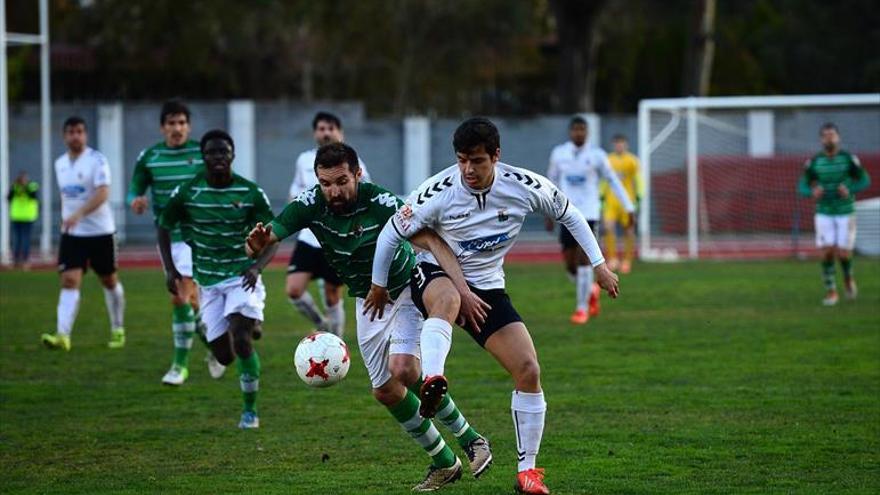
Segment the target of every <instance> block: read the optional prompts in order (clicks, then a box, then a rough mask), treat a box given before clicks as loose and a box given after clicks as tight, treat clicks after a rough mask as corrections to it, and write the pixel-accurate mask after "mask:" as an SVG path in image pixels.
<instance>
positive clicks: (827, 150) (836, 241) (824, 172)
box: [798, 122, 871, 306]
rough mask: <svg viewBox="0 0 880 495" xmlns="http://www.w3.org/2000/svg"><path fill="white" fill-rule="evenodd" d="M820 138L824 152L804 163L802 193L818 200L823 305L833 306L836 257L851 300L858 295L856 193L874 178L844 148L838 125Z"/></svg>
mask: <svg viewBox="0 0 880 495" xmlns="http://www.w3.org/2000/svg"><path fill="white" fill-rule="evenodd" d="M819 137H820V138H821V142H822V148H824V149H823V150H822V151H821V152H819V153H816V155H815V156H814V157H813V158H811V159H809V160H807V163H805V164H804V173H803V175H802V176H801V179H800V182H799V183H798V191H799V192H800V193H801V195H803V196H808V197H812V198H813V199H815V200H816V217H815V223H816V246H817V247H819V248H820V249H821V250H822V281H823V282H824V284H825V290H826V292H825V298H824V299H823V300H822V304H824V305H825V306H833V305H835V304H837V300H838V296H837V286H836V282H835V278H836V274H835V270H834V258H835V256H836V257H837V259H838V260H840V267H841V268H842V269H843V283H844V288H845V289H846V296H847V298H849V299H855V297H856V295H857V294H858V289H857V288H856V280H855V278H854V277H853V269H852V249H853V246H854V244H855V240H856V223H855V217H854V215H853V212H854V211H855V193H857V192H859V191H863V190H865V189H867V187H868V186H869V185H870V184H871V179H870V177H869V176H868V173H867V172H866V171H865V169H864V168H863V167H862V165H861V163H859V159H858V158H857V157H856V156H855V155H853V154H852V153H849V152H848V151H845V150H842V149H840V134H839V132H838V130H837V126H835V125H834V124H832V123H830V122H829V123H827V124H825V125H823V126H822V127H821V129H820V130H819Z"/></svg>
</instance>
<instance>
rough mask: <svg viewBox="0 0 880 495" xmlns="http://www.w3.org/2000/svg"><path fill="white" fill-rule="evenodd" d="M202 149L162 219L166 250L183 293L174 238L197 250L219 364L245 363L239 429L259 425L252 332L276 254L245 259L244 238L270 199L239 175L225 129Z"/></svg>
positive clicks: (209, 334)
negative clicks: (198, 163) (199, 167)
mask: <svg viewBox="0 0 880 495" xmlns="http://www.w3.org/2000/svg"><path fill="white" fill-rule="evenodd" d="M200 148H201V150H202V153H204V157H205V167H204V171H203V172H199V173H198V174H196V176H195V177H194V178H193V179H191V180H190V181H188V182H186V183H184V184H181V185H180V186H178V187H176V188H175V189H174V191H173V192H172V193H171V195H170V197H169V199H168V202H167V204H166V205H165V208H163V209H162V213H161V214H160V215H159V220H158V224H159V228H158V231H159V252H160V253H161V255H162V265H163V266H164V268H165V277H166V282H167V286H168V290H169V292H171V293H172V294H175V295H176V294H178V292H179V290H180V279H181V278H182V275H181V273H180V272H179V271H178V269H177V267H176V266H175V264H174V259H173V253H172V233H173V232H174V231H175V230H179V232H180V235H181V238H182V239H183V240H184V241H185V242H186V243H187V244H189V246H190V247H191V248H192V251H193V275H194V276H195V280H196V282H198V284H199V286H200V288H199V292H200V299H201V302H202V319H203V320H204V322H205V326H206V327H207V328H206V338H207V340H208V342H209V343H210V346H211V351H212V353H213V355H214V356H215V357H216V358H217V360H218V361H219V362H220V363H221V364H223V365H224V366H228V365H229V364H231V363H232V362H233V361H235V359H236V357H237V358H238V371H239V379H240V383H241V391H242V394H243V395H244V412H243V413H242V415H241V421H240V422H239V424H238V426H239V428H258V427H259V425H260V422H259V419H258V417H257V410H256V399H257V390H258V389H259V379H260V358H259V356H258V355H257V351H256V350H254V347H253V332H254V327H255V326H256V325H257V322H260V321H262V320H263V306H264V301H265V299H266V289H265V288H264V287H263V282H262V280H261V279H260V272H261V271H262V269H263V267H265V266H266V264H267V263H268V262H269V261H270V260H271V259H272V256H273V255H274V254H275V251H276V249H277V247H276V246H273V247H272V248H270V249H266V250H265V251H264V252H263V254H262V256H261V257H260V258H259V259H258V260H257V261H256V262H253V263H252V262H251V260H250V259H249V258H248V257H247V256H245V251H244V240H245V237H246V235H247V232H248V230H249V229H250V228H251V226H253V225H254V224H256V223H257V222H267V221H269V220H271V219H272V210H271V209H270V207H269V200H268V199H267V198H266V194H265V193H264V192H263V190H262V189H260V188H259V187H258V186H257V185H256V184H254V183H253V182H251V181H249V180H247V179H245V178H243V177H240V176H238V175H236V174H233V173H232V161H233V159H234V158H235V144H234V143H233V141H232V138H231V137H229V135H228V134H227V133H225V132H223V131H220V130H213V131H209V132H208V133H206V134H205V135H204V137H202V140H201V143H200Z"/></svg>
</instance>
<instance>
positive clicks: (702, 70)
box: [683, 0, 716, 96]
mask: <svg viewBox="0 0 880 495" xmlns="http://www.w3.org/2000/svg"><path fill="white" fill-rule="evenodd" d="M694 3H695V5H694V16H693V20H692V21H691V22H692V24H691V33H693V34H692V37H691V41H690V43H688V53H687V56H686V58H685V74H684V78H683V90H684V91H683V93H684V94H685V95H686V96H690V95H694V96H707V95H708V94H709V83H710V82H711V78H712V62H713V60H714V57H715V3H716V0H694Z"/></svg>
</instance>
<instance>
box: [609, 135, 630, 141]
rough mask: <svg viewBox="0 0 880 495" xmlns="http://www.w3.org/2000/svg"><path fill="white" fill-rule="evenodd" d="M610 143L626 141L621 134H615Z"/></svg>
mask: <svg viewBox="0 0 880 495" xmlns="http://www.w3.org/2000/svg"><path fill="white" fill-rule="evenodd" d="M611 140H612V141H627V139H626V136H624V135H623V134H615V135H614V137H612V138H611Z"/></svg>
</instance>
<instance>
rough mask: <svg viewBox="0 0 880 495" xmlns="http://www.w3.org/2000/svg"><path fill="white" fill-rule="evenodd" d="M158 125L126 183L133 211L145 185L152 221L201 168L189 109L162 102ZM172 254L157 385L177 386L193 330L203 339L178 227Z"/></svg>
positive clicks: (218, 369)
mask: <svg viewBox="0 0 880 495" xmlns="http://www.w3.org/2000/svg"><path fill="white" fill-rule="evenodd" d="M159 125H160V130H161V131H162V135H163V136H164V137H165V139H164V140H163V141H161V142H159V143H156V144H155V145H153V146H151V147H149V148H147V149H145V150H143V151H142V152H141V154H140V155H139V156H138V159H137V163H136V164H135V167H134V173H133V174H132V177H131V184H130V185H129V187H128V202H129V204H130V205H131V209H132V210H133V211H134V213H135V214H137V215H141V214H143V213H144V212H146V211H147V208H148V206H149V204H150V200H148V199H147V196H145V193H146V192H147V188H149V189H150V193H151V196H152V203H153V217H154V219H156V220H157V221H158V219H159V215H160V214H161V213H162V210H163V209H164V208H165V206H166V205H167V204H168V199H169V198H170V197H171V192H172V191H174V188H175V187H177V186H178V185H180V184H183V183H185V182H187V181H188V180H190V179H192V178H193V177H195V175H196V173H198V172H200V171H201V170H202V168H203V166H202V152H201V150H199V143H198V142H197V141H195V140H192V139H190V138H189V135H190V131H191V127H190V112H189V108H187V107H186V105H184V104H183V103H180V102H178V101H168V102H166V103H165V104H164V105H162V112H161V113H160V115H159ZM171 255H172V259H173V260H174V266H175V267H176V268H177V271H178V272H179V273H180V274H181V276H182V278H181V279H180V285H179V287H178V288H177V291H176V293H175V294H173V295H172V296H171V305H172V306H173V310H172V313H171V315H172V316H171V328H172V334H173V335H174V359H173V362H172V364H171V368H170V369H169V370H168V372H167V373H165V376H163V377H162V383H164V384H166V385H175V386H177V385H182V384H183V382H185V381H186V379H187V377H188V376H189V353H190V349H191V348H192V343H193V336H194V335H195V334H196V333H198V334H199V336H200V337H201V338H204V326H203V324H202V323H201V318H199V300H198V297H197V294H196V286H195V284H194V283H193V274H192V250H191V249H190V247H189V246H188V245H187V244H186V243H185V242H183V239H182V238H181V233H180V230H179V229H175V230H173V231H172V232H171ZM197 327H200V328H197ZM207 361H208V371H209V372H210V374H211V376H212V377H214V378H220V377H221V376H223V373H224V372H225V371H226V368H225V367H224V366H223V365H221V364H220V363H219V362H217V360H216V359H214V357H213V355H212V354H210V353H209V354H208V359H207Z"/></svg>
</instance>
